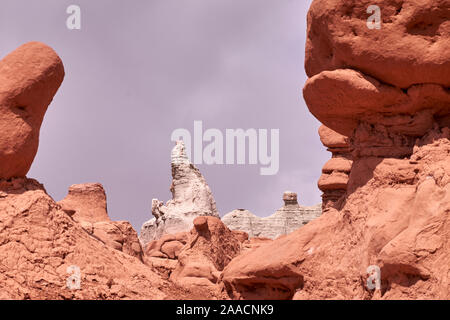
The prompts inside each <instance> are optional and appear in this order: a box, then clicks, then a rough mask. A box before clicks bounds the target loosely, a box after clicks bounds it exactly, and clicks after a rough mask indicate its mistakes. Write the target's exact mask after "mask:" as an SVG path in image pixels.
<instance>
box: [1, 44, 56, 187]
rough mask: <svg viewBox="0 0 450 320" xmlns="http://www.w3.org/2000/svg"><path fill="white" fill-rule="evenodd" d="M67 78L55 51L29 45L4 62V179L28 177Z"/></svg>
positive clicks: (2, 164) (2, 99)
mask: <svg viewBox="0 0 450 320" xmlns="http://www.w3.org/2000/svg"><path fill="white" fill-rule="evenodd" d="M63 78H64V67H63V64H62V61H61V59H60V58H59V57H58V55H57V54H56V53H55V52H54V51H53V49H52V48H50V47H48V46H47V45H45V44H43V43H40V42H29V43H27V44H24V45H22V46H20V47H19V48H17V49H16V50H14V51H13V52H12V53H10V54H9V55H7V56H6V57H5V58H3V60H1V61H0V132H1V134H2V136H1V139H0V178H2V179H9V178H11V177H25V175H26V174H27V173H28V170H29V169H30V166H31V163H32V162H33V160H34V157H35V155H36V152H37V150H38V145H39V131H40V127H41V123H42V120H43V118H44V114H45V112H46V111H47V107H48V105H49V104H50V102H51V101H52V99H53V96H54V95H55V93H56V91H57V90H58V88H59V86H60V85H61V82H62V81H63Z"/></svg>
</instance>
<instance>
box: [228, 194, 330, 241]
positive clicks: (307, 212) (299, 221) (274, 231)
mask: <svg viewBox="0 0 450 320" xmlns="http://www.w3.org/2000/svg"><path fill="white" fill-rule="evenodd" d="M283 200H284V206H283V207H281V208H280V209H279V210H277V211H276V212H275V213H274V214H272V215H271V216H269V217H265V218H261V217H258V216H256V215H254V214H253V213H251V212H250V211H248V210H245V209H237V210H234V211H231V212H230V213H228V214H226V215H225V216H223V217H222V221H223V223H224V224H225V225H226V226H227V227H228V228H230V229H231V230H239V231H244V232H246V233H248V236H249V237H250V238H253V237H258V238H269V239H276V238H278V237H279V236H282V235H286V234H289V233H291V232H293V231H295V230H297V229H298V228H300V227H302V226H303V225H305V224H307V223H308V222H309V221H311V220H313V219H315V218H317V217H319V216H320V215H321V214H322V208H321V204H318V205H315V206H312V207H306V206H300V205H299V204H298V202H297V194H296V193H295V192H291V191H286V192H285V193H284V194H283Z"/></svg>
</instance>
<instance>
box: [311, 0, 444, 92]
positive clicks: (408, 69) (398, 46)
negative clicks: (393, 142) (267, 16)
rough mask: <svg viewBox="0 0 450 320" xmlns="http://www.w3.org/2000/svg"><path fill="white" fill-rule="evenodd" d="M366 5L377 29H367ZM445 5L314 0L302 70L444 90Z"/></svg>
mask: <svg viewBox="0 0 450 320" xmlns="http://www.w3.org/2000/svg"><path fill="white" fill-rule="evenodd" d="M371 5H378V6H379V7H380V9H381V19H382V21H381V29H379V30H376V29H369V28H368V27H367V19H368V18H369V16H370V15H371V13H367V9H368V8H369V6H371ZM449 7H450V4H449V2H448V0H427V1H422V0H375V1H373V0H320V1H319V0H315V1H314V2H313V3H312V5H311V8H310V11H309V14H308V38H307V43H306V63H305V66H306V72H307V74H308V76H309V77H311V78H312V77H313V76H315V75H317V74H319V73H321V72H323V71H326V70H328V71H332V70H336V69H346V68H350V69H355V70H360V71H361V72H363V73H365V74H366V75H368V76H372V77H374V78H376V79H379V80H380V81H382V82H384V83H386V84H389V85H391V86H395V87H400V88H404V89H406V88H410V87H411V86H414V85H417V84H421V83H430V84H431V83H433V84H436V85H438V86H443V87H450V77H449V74H450V42H449V41H448V38H449V35H450V10H449ZM345 94H347V92H346V93H345ZM381 97H382V96H380V99H381ZM343 98H344V97H343Z"/></svg>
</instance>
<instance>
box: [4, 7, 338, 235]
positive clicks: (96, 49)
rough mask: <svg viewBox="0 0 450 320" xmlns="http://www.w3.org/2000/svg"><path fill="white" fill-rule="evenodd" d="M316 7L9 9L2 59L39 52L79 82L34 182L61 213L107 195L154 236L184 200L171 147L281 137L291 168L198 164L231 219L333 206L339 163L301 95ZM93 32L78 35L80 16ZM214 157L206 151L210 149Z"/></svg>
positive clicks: (47, 130)
mask: <svg viewBox="0 0 450 320" xmlns="http://www.w3.org/2000/svg"><path fill="white" fill-rule="evenodd" d="M310 2H311V1H310V0H176V1H175V0H139V1H138V0H133V1H123V0H120V1H113V0H95V1H92V0H89V1H87V0H73V1H63V0H58V1H56V0H39V1H28V0H26V1H25V0H2V9H1V11H0V39H1V41H0V55H1V56H2V57H3V56H5V55H6V54H7V53H9V52H10V51H12V50H14V49H15V48H16V47H18V46H19V45H21V44H23V43H25V42H28V41H32V40H36V41H41V42H44V43H46V44H48V45H50V46H51V47H52V48H54V49H55V51H56V52H57V53H58V54H59V55H60V57H61V58H62V60H63V63H64V66H65V70H66V77H65V79H64V82H63V84H62V86H61V88H60V89H59V91H58V93H57V94H56V96H55V98H54V100H53V102H52V104H51V105H50V107H49V109H48V111H47V114H46V117H45V119H44V123H43V125H42V129H41V140H40V146H39V152H38V154H37V156H36V159H35V161H34V163H33V166H32V168H31V171H30V172H29V174H28V176H29V177H32V178H36V179H38V180H39V181H40V182H41V183H43V184H44V185H45V187H46V189H47V191H48V192H49V194H50V195H51V196H52V197H53V198H54V199H55V200H57V201H59V200H61V199H62V198H64V197H65V195H66V194H67V189H68V187H69V186H70V185H72V184H76V183H84V182H100V183H102V184H103V186H104V187H105V189H106V192H107V197H108V211H109V215H110V217H111V218H112V219H113V220H128V221H130V222H131V223H132V224H133V226H134V227H135V228H136V229H137V230H138V232H139V231H140V226H141V225H142V223H143V222H144V221H146V220H148V219H150V218H151V217H152V216H151V212H150V206H151V199H152V198H158V199H160V200H163V201H166V200H168V199H170V197H171V194H170V191H169V186H170V183H171V176H170V174H171V172H170V150H171V149H172V147H173V142H171V140H170V138H171V134H172V132H173V131H174V130H175V129H178V128H186V129H188V130H189V131H191V132H192V133H193V126H194V120H201V121H203V127H204V130H206V129H208V128H217V129H219V130H221V131H222V132H223V133H225V130H226V129H236V128H242V129H249V128H256V129H268V130H270V129H279V130H280V168H279V172H278V174H276V175H273V176H261V175H260V171H259V169H260V165H198V166H197V167H198V168H199V169H200V171H201V172H202V173H203V175H204V176H205V178H206V180H207V182H208V184H209V185H210V187H211V189H212V192H213V194H214V196H215V199H216V202H217V205H218V209H219V211H220V213H221V215H224V214H226V213H227V212H229V211H231V210H233V209H236V208H245V209H248V210H250V211H252V212H253V213H255V214H257V215H259V216H267V215H269V214H272V213H273V212H275V211H276V210H277V209H278V208H279V207H281V205H282V200H281V197H282V193H283V191H285V190H292V191H295V192H297V193H298V194H299V202H300V203H301V204H304V205H313V204H316V203H319V202H320V201H321V198H320V194H321V193H320V191H319V190H318V188H317V180H318V178H319V176H320V173H321V168H322V166H323V164H324V163H325V162H326V161H327V160H328V159H329V158H330V155H329V154H328V153H327V152H326V150H325V148H324V147H323V146H322V144H321V143H320V140H319V137H318V134H317V129H318V127H319V123H318V122H317V121H316V120H315V119H314V118H313V117H312V116H311V114H310V113H309V112H308V110H307V108H306V106H305V103H304V101H303V98H302V96H301V90H302V87H303V84H304V82H305V81H306V75H305V72H304V68H303V60H304V45H305V33H306V12H307V9H308V7H309V5H310ZM71 4H76V5H78V6H79V7H80V8H81V30H69V29H67V27H66V19H67V17H68V14H67V13H66V9H67V7H68V6H69V5H71ZM205 145H206V144H205Z"/></svg>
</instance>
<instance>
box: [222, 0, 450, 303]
mask: <svg viewBox="0 0 450 320" xmlns="http://www.w3.org/2000/svg"><path fill="white" fill-rule="evenodd" d="M373 4H375V5H376V4H378V5H380V7H381V8H382V13H383V24H382V28H381V30H369V29H368V28H367V27H366V26H365V20H366V19H367V17H368V15H367V14H366V13H365V10H366V9H367V7H368V6H369V5H373ZM449 14H450V3H449V2H448V1H439V0H435V1H433V0H430V1H420V2H419V1H414V0H409V1H408V0H407V1H395V0H392V1H366V0H363V1H355V0H348V1H344V0H332V1H328V0H327V1H325V0H315V1H314V2H313V4H312V6H311V9H310V12H309V16H308V45H307V54H306V69H307V72H308V75H309V76H310V79H309V80H308V81H307V83H306V85H305V88H304V96H305V100H306V102H307V104H308V108H309V109H310V111H311V112H312V113H313V115H315V116H316V117H317V118H318V119H319V120H320V121H321V122H323V123H324V124H325V125H326V126H327V127H328V128H329V129H331V130H333V131H335V132H337V133H339V134H341V135H344V136H346V137H348V138H349V139H348V142H349V147H350V150H351V160H352V161H353V164H352V165H351V171H350V174H349V176H348V178H347V177H346V176H344V174H341V173H346V174H347V173H348V171H349V167H350V163H349V162H348V160H350V158H348V159H347V160H346V159H338V160H336V159H333V160H332V161H331V162H330V163H328V164H326V165H325V167H324V174H326V175H328V176H325V177H322V178H321V181H320V182H319V185H320V186H322V187H326V188H324V189H325V191H327V189H328V188H330V187H329V186H333V187H334V188H336V189H339V190H344V187H346V191H345V193H343V196H342V198H341V200H342V201H339V202H337V203H335V205H333V206H331V207H329V208H328V209H327V210H326V211H325V212H324V214H323V215H322V216H321V217H319V218H318V219H315V220H314V221H312V222H310V223H309V224H307V225H306V226H305V227H303V228H301V229H299V230H298V231H295V232H294V233H292V234H290V235H288V236H285V237H282V238H280V239H277V240H275V241H273V242H269V243H267V244H263V245H261V246H260V247H259V248H257V249H255V250H250V251H247V252H244V253H243V254H241V255H240V256H238V257H237V258H236V259H234V260H233V261H232V262H231V263H230V264H229V265H228V266H227V267H226V268H225V270H224V272H223V273H222V278H221V280H222V282H223V284H224V285H225V287H226V289H227V292H228V294H229V296H230V297H232V298H277V299H291V298H294V299H449V298H450V289H449V288H450V278H449V272H450V269H449V266H450V246H449V243H450V232H449V231H450V229H449V227H450V216H449V212H450V165H449V164H450V129H449V128H448V126H449V121H448V119H449V116H450V93H449V91H448V88H447V87H448V86H449V85H450V83H449V82H448V81H449V79H450V77H449V75H450V65H449V64H448V62H449V61H450V59H449V58H448V53H449V52H450V51H449V50H448V48H449V47H448V46H449V44H450V32H449V31H450V29H449V27H450V24H449V23H448V21H449ZM349 67H351V68H353V69H348V68H349ZM354 69H356V70H354ZM324 131H327V130H326V129H324V128H322V130H321V138H322V140H323V141H327V142H326V143H329V142H331V141H333V142H332V143H333V144H334V143H336V145H338V144H340V145H341V147H344V148H346V146H344V145H343V143H342V142H343V139H342V137H341V138H338V137H335V136H334V135H333V139H331V138H330V134H328V133H326V132H324ZM324 144H325V143H324ZM335 171H337V172H338V173H339V174H334V172H335ZM333 175H334V176H335V177H334V178H333V179H331V178H332V176H333ZM329 180H333V181H329ZM261 257H264V259H261ZM368 267H378V268H380V273H381V279H380V280H381V281H380V282H381V283H380V287H379V288H376V289H375V290H373V289H372V288H370V287H369V286H367V284H366V281H367V280H368V277H369V275H368V272H367V269H368Z"/></svg>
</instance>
